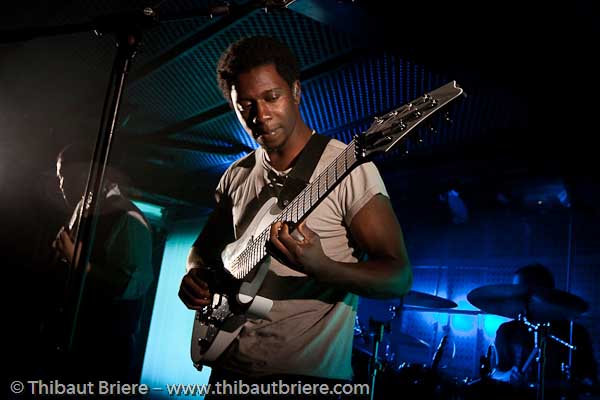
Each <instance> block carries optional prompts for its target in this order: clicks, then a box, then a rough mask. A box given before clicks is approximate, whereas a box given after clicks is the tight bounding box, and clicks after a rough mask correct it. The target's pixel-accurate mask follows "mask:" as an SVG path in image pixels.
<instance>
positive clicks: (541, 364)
mask: <svg viewBox="0 0 600 400" xmlns="http://www.w3.org/2000/svg"><path fill="white" fill-rule="evenodd" d="M519 321H521V322H522V323H523V324H524V325H525V326H527V328H528V329H529V331H530V332H533V342H534V344H533V350H532V351H531V354H530V355H529V357H528V359H527V361H526V362H525V364H524V365H523V367H522V368H521V373H524V372H525V371H526V370H527V369H528V368H529V365H530V363H531V361H532V360H533V358H534V357H535V361H536V362H537V365H538V368H537V387H536V400H544V395H545V393H544V388H545V369H546V344H547V342H548V339H552V340H554V341H555V342H557V343H560V344H562V345H563V346H566V347H567V348H568V349H569V350H571V351H573V350H576V349H577V348H576V347H575V346H573V345H572V344H570V343H567V342H565V341H564V340H562V339H560V338H558V337H556V336H554V335H551V334H550V333H549V329H550V323H549V322H545V323H532V322H530V321H529V320H528V319H527V317H526V316H525V315H523V314H519ZM569 361H570V360H569ZM566 369H567V371H569V373H570V370H571V365H568V366H567V367H566Z"/></svg>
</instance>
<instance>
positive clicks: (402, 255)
mask: <svg viewBox="0 0 600 400" xmlns="http://www.w3.org/2000/svg"><path fill="white" fill-rule="evenodd" d="M298 231H299V233H300V234H302V236H304V240H303V241H299V240H297V239H295V238H293V237H292V236H290V234H289V231H288V228H287V225H285V224H281V223H276V224H273V226H272V227H271V243H272V245H273V246H274V247H275V248H276V249H277V250H278V251H279V252H281V254H282V255H283V256H284V257H285V258H286V259H287V261H289V264H290V266H291V267H293V268H296V269H298V270H301V271H303V272H305V273H307V274H308V275H310V276H313V277H314V278H315V279H317V280H318V281H320V282H323V283H328V284H331V285H333V286H337V287H342V288H345V289H347V290H348V291H350V292H353V293H356V294H358V295H361V296H365V297H370V298H391V297H400V296H402V295H404V294H406V293H407V292H408V290H409V289H410V287H411V285H412V269H411V266H410V262H409V259H408V255H407V252H406V247H405V245H404V238H403V235H402V230H401V228H400V224H399V223H398V220H397V218H396V215H395V213H394V211H393V209H392V206H391V204H390V201H389V199H388V198H387V197H385V196H383V195H376V196H374V197H373V198H372V199H371V200H369V202H368V203H367V204H366V205H365V206H364V207H363V208H362V209H361V210H360V211H359V212H358V213H357V214H356V216H355V217H354V218H353V220H352V223H351V225H350V233H351V234H352V236H353V237H354V239H355V240H356V242H357V243H358V245H359V247H360V248H362V249H364V250H365V251H366V252H367V254H368V256H369V258H368V260H366V261H363V262H358V263H344V262H338V261H334V260H332V259H331V258H329V257H327V255H325V253H324V252H323V248H322V246H321V242H320V238H319V236H318V235H317V234H316V233H314V232H313V231H311V230H310V229H308V228H307V227H306V226H305V225H304V224H300V225H299V226H298Z"/></svg>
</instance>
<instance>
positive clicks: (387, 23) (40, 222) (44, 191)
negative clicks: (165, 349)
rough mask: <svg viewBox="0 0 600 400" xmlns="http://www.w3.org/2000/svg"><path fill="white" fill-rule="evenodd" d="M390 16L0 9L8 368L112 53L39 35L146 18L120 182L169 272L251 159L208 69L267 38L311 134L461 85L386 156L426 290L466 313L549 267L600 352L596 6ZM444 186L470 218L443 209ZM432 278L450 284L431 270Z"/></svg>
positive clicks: (427, 9) (354, 10) (109, 43)
mask: <svg viewBox="0 0 600 400" xmlns="http://www.w3.org/2000/svg"><path fill="white" fill-rule="evenodd" d="M389 3H392V2H384V1H361V0H357V1H354V2H349V1H333V0H327V1H320V2H319V1H316V0H297V1H296V2H294V3H293V4H292V5H291V6H290V7H289V9H277V8H271V9H269V11H268V12H264V11H263V10H261V9H255V8H251V7H249V6H248V2H245V1H233V2H232V6H233V9H234V10H236V11H235V12H234V13H232V14H231V15H229V16H215V17H214V18H210V17H207V16H200V15H199V14H202V11H204V10H206V9H207V7H210V6H212V5H214V4H217V2H214V1H212V2H211V1H201V0H195V1H194V0H165V1H161V2H149V1H129V2H122V1H55V2H38V1H19V2H9V3H8V4H6V5H5V8H4V9H3V10H2V13H1V16H0V26H1V27H2V31H1V32H0V42H1V43H0V126H1V128H0V129H1V134H0V138H1V144H0V184H1V185H2V186H1V190H0V196H1V198H0V212H1V214H0V218H1V221H2V228H3V229H2V235H3V236H2V246H3V249H2V251H3V256H4V259H5V262H4V267H5V268H4V269H5V272H6V274H5V279H3V282H4V286H5V288H4V289H5V290H4V293H5V295H6V296H7V301H5V303H4V304H5V307H6V308H7V311H9V312H10V314H9V315H10V316H11V320H12V321H14V323H12V324H10V325H9V326H11V329H10V330H11V331H12V333H14V336H15V338H14V339H13V340H14V341H15V345H14V346H12V348H13V349H14V350H15V353H16V357H15V358H20V357H22V356H23V355H25V354H27V353H28V348H27V346H26V343H27V341H28V340H35V337H34V335H33V334H32V333H31V332H32V331H33V330H34V329H35V326H36V322H37V321H36V314H35V309H36V307H38V306H40V305H42V304H43V303H44V298H43V297H40V293H43V290H47V289H48V288H47V287H45V286H46V285H45V283H47V282H44V281H40V278H39V276H40V271H42V270H43V265H44V262H45V260H46V257H47V255H48V245H49V243H50V241H51V240H52V238H53V236H54V235H55V233H56V231H57V229H58V227H59V226H60V224H61V223H62V222H63V221H64V219H65V218H66V217H67V210H66V209H65V208H64V206H63V205H62V203H61V201H60V198H59V196H58V188H57V182H56V180H55V178H54V171H55V170H54V160H55V157H56V154H57V153H58V151H59V150H60V149H61V148H62V147H63V146H64V145H65V144H67V143H69V142H71V141H73V140H82V139H83V140H88V141H93V140H94V139H95V137H96V135H97V132H98V126H99V122H100V115H101V109H102V102H103V99H104V95H105V90H106V87H107V83H108V77H109V73H110V69H111V66H112V63H113V60H114V57H115V53H116V48H115V40H114V37H113V35H112V34H110V33H107V34H105V35H103V36H100V37H98V36H96V35H95V34H94V33H92V32H91V31H90V29H89V27H88V29H87V30H85V31H83V32H79V33H70V34H60V35H59V34H53V35H50V36H47V34H48V33H50V32H51V31H53V28H55V27H60V26H62V27H65V26H72V25H73V24H76V25H77V24H86V23H89V22H94V21H98V20H97V19H96V18H97V17H99V16H106V15H111V14H120V15H124V14H126V15H130V14H136V13H137V14H139V12H140V10H141V9H143V7H147V6H155V7H154V9H155V10H156V11H157V12H158V15H159V21H160V23H159V24H158V25H156V26H153V27H151V28H148V29H146V30H145V32H144V35H143V43H142V46H141V47H140V49H139V51H138V54H137V55H136V57H135V59H134V63H133V68H132V70H131V73H130V74H129V76H128V80H127V88H126V91H125V95H124V99H123V103H122V107H121V113H120V119H119V123H118V129H117V132H116V136H115V142H114V147H113V151H112V154H111V163H112V165H113V166H114V167H115V168H117V169H118V170H120V171H121V172H122V173H123V174H124V175H126V176H127V177H128V181H127V184H126V185H123V187H122V188H123V190H124V191H125V192H126V193H127V194H128V195H129V196H130V197H131V198H133V199H135V200H140V201H145V202H149V203H152V204H157V205H160V206H163V207H165V210H166V216H165V218H163V219H162V220H160V221H154V224H155V226H154V227H155V237H156V243H157V245H156V251H155V258H156V261H155V264H156V269H157V273H158V271H159V270H160V260H161V253H162V247H163V245H164V241H165V238H166V237H167V234H168V232H169V227H170V226H172V224H173V223H174V222H176V221H178V220H181V219H184V218H190V217H193V216H195V215H198V216H199V215H205V214H206V212H207V211H208V210H210V208H211V207H212V204H213V203H212V191H213V189H214V187H215V185H216V183H217V181H218V178H219V177H220V175H221V173H222V172H223V171H224V169H225V168H226V167H227V166H228V165H229V164H230V163H231V162H233V161H234V160H235V159H237V158H239V157H241V156H242V155H244V154H246V153H247V152H248V151H251V149H253V148H254V146H255V144H254V143H253V141H252V140H251V138H249V137H247V136H246V134H245V133H244V132H243V130H242V129H241V127H240V126H239V124H238V123H237V121H236V120H235V116H234V114H233V112H231V110H230V109H229V107H228V105H227V104H226V102H225V100H224V99H223V97H222V96H221V95H220V93H219V92H218V89H217V86H216V83H215V72H214V71H215V66H216V61H217V59H218V57H219V55H220V54H221V52H222V51H223V50H224V49H225V48H226V47H227V46H228V45H229V44H230V43H231V42H233V41H235V40H237V39H238V38H240V37H242V36H247V35H254V34H269V35H273V36H275V37H277V38H279V39H281V40H282V41H284V42H285V43H287V44H288V45H290V47H291V48H292V49H293V50H294V52H295V53H296V54H297V55H298V58H299V60H300V64H301V69H302V83H303V86H302V89H303V90H302V93H303V102H302V113H303V115H304V117H305V119H306V120H307V122H308V124H309V125H310V126H312V127H313V128H315V129H316V130H317V131H319V132H321V133H324V134H327V135H330V136H332V137H335V138H338V139H340V140H342V141H344V142H346V143H347V142H349V141H350V140H351V137H352V135H353V134H354V133H357V132H361V131H364V130H366V129H367V128H368V127H369V126H370V123H371V121H372V118H373V117H375V116H377V115H381V114H383V113H385V112H387V111H389V110H390V109H393V108H396V107H398V106H400V105H402V104H404V103H406V102H408V101H410V100H412V99H413V98H416V97H417V96H420V95H421V94H423V93H424V92H425V91H428V90H431V89H435V88H436V87H438V86H441V85H442V84H444V83H446V82H448V81H450V80H457V82H458V83H459V85H460V86H461V87H463V88H464V89H465V91H466V93H467V94H468V96H467V97H466V98H465V99H463V100H461V101H460V102H459V103H457V104H456V106H455V107H454V109H453V114H452V119H453V123H452V124H445V125H444V124H442V125H439V124H438V125H436V126H437V129H438V133H436V134H433V135H426V134H424V133H423V134H422V135H421V139H422V142H419V141H418V140H416V138H417V136H415V139H414V140H412V141H410V142H409V143H408V144H407V145H406V146H407V147H403V148H402V149H398V150H397V151H393V152H392V153H391V154H388V155H386V156H384V157H382V158H381V159H378V160H377V165H378V166H379V168H380V170H381V172H382V175H383V177H384V180H385V183H386V185H387V187H388V190H389V192H390V195H391V198H392V201H393V205H394V208H395V209H396V212H397V214H398V217H399V219H400V221H401V223H402V225H403V228H404V230H405V235H406V240H407V245H408V246H409V253H410V256H411V259H412V262H413V264H414V265H415V267H416V277H417V278H419V280H417V281H416V283H415V287H416V288H417V289H419V290H423V291H427V292H433V291H436V292H437V291H438V289H439V282H440V279H439V276H441V275H439V274H442V272H440V271H444V272H443V274H442V275H443V276H444V279H442V281H443V282H444V283H443V284H444V285H446V286H447V291H446V296H448V297H451V296H454V297H455V298H456V297H459V295H461V293H462V294H463V295H464V293H466V292H468V291H469V290H471V289H472V288H474V287H477V286H481V285H483V284H486V283H495V282H498V283H499V282H506V281H510V274H511V272H512V270H514V269H515V268H516V267H518V266H521V265H524V264H525V263H528V262H532V261H539V262H542V263H545V264H547V265H548V266H549V267H550V268H551V269H552V270H553V271H554V272H555V274H556V275H557V283H558V284H559V288H561V289H565V290H570V291H573V292H574V293H576V294H578V295H580V296H582V297H584V298H585V299H586V300H587V301H589V302H590V311H589V312H588V313H587V314H586V315H585V316H584V317H583V320H582V321H583V322H584V323H585V324H586V326H588V327H589V328H590V329H591V330H592V334H593V337H594V344H595V350H596V354H598V352H599V351H600V332H599V331H598V329H597V328H596V327H597V326H598V325H600V324H598V323H597V322H598V316H599V314H598V307H599V306H600V304H599V303H598V299H597V295H596V296H594V294H595V293H597V289H598V273H597V272H596V271H597V268H598V267H600V252H599V251H598V249H599V246H598V244H599V243H598V228H597V227H598V226H599V225H598V216H599V212H598V204H599V196H598V194H599V191H598V168H597V166H596V159H597V155H596V151H595V146H594V143H595V138H594V137H593V136H594V135H595V134H596V132H597V131H598V130H597V128H596V123H595V121H594V119H593V116H594V115H595V113H596V112H597V111H596V110H594V108H593V107H594V106H595V105H596V103H597V101H596V97H597V93H598V92H597V90H595V87H596V86H597V85H596V81H597V69H596V66H597V65H596V61H595V58H596V57H595V54H594V53H595V48H596V47H597V43H596V42H597V38H598V29H599V28H598V26H600V24H599V23H598V22H599V19H600V18H599V17H600V15H599V14H600V13H599V10H598V6H597V5H595V4H592V2H586V1H572V2H569V3H568V4H563V5H561V6H560V7H559V8H555V9H553V8H550V7H546V6H544V7H542V6H537V8H536V7H533V8H532V9H527V10H526V9H524V8H523V7H524V3H522V2H517V1H507V2H501V3H482V2H475V1H466V2H461V3H460V4H452V3H451V2H441V1H440V2H436V1H433V2H431V1H430V2H416V3H415V4H412V3H408V2H407V3H406V4H398V3H397V2H393V3H395V4H394V5H390V4H389ZM244 7H246V8H244ZM406 149H408V150H409V151H408V153H407V154H406V153H405V151H404V150H406ZM450 190H455V191H456V192H457V193H459V196H460V197H459V198H460V200H461V202H462V206H463V209H462V210H463V212H462V213H461V211H460V210H458V211H457V208H456V207H454V206H453V204H451V202H448V196H447V193H448V191H450ZM459 204H460V202H459ZM465 210H466V214H465V213H464V211H465ZM569 232H570V233H569ZM426 266H433V267H435V268H434V270H435V271H438V275H435V276H431V277H429V275H427V273H425V272H419V271H430V270H431V268H425V267H426ZM448 271H449V272H448ZM473 271H476V272H473ZM419 274H420V275H419ZM436 276H437V277H436ZM567 276H568V277H569V279H568V280H567V279H566V277H567ZM435 282H437V283H435ZM435 285H437V286H435ZM40 288H42V289H40ZM453 288H454V289H453ZM40 290H42V291H40ZM453 291H454V292H453ZM452 292H453V293H452ZM150 297H151V298H150V299H149V300H148V301H149V304H151V303H152V298H153V296H150ZM149 309H150V310H151V307H149ZM149 318H150V314H149V313H148V315H147V316H146V319H147V321H149ZM423 335H425V333H424V334H423ZM428 340H430V341H433V342H435V337H431V338H428ZM464 346H465V348H468V349H473V351H472V357H471V358H469V359H465V360H463V361H461V362H462V364H459V363H458V362H457V367H456V368H457V369H456V371H457V372H455V373H456V374H465V375H468V374H471V373H472V369H473V367H472V365H471V363H472V362H473V360H476V359H477V358H478V353H479V352H480V351H481V349H482V348H483V347H484V346H485V343H483V342H481V341H476V342H473V340H472V338H471V339H470V341H469V340H466V339H465V343H464ZM475 364H476V361H475ZM475 364H473V365H475Z"/></svg>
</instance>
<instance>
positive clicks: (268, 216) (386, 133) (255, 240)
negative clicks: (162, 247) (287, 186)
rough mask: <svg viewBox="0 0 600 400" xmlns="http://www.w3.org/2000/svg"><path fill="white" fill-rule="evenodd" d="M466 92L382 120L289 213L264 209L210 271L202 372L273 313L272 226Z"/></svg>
mask: <svg viewBox="0 0 600 400" xmlns="http://www.w3.org/2000/svg"><path fill="white" fill-rule="evenodd" d="M462 93H463V90H462V89H461V88H460V87H458V86H457V84H456V82H455V81H451V82H449V83H447V84H446V85H444V86H441V87H439V88H438V89H435V90H433V91H431V92H429V93H427V94H424V95H423V96H421V97H419V98H417V99H415V100H413V101H412V102H410V103H408V104H405V105H403V106H402V107H400V108H397V109H395V110H393V111H391V112H389V113H387V114H385V115H383V116H381V117H376V118H375V121H374V123H373V124H372V125H371V127H370V128H369V129H368V130H367V131H366V132H364V133H362V134H360V135H356V136H355V137H354V139H353V140H352V142H351V143H350V144H348V145H347V146H346V148H345V149H344V151H342V153H341V154H340V155H339V156H338V157H337V158H336V159H335V160H334V161H333V162H332V163H331V164H329V166H328V167H327V168H326V169H325V170H324V171H323V172H322V173H321V174H319V176H318V177H316V178H315V179H314V180H313V181H312V182H311V183H309V184H308V185H307V186H306V187H305V188H304V189H303V190H302V191H301V192H300V193H299V194H298V195H297V196H296V197H295V198H294V199H293V200H291V201H290V202H288V203H287V204H284V208H283V210H281V209H280V208H279V206H278V205H277V198H275V197H273V198H271V199H270V200H269V201H267V202H266V203H265V204H264V205H263V206H262V208H261V209H260V210H259V211H258V212H257V213H256V216H255V218H254V220H253V221H252V224H251V225H250V226H249V227H248V228H247V229H246V231H245V233H244V234H243V235H242V236H241V237H240V238H239V239H237V240H236V241H235V242H233V243H231V244H229V245H227V246H226V247H225V249H224V250H223V252H222V253H221V259H222V262H223V266H222V267H220V268H216V269H215V268H209V269H208V270H207V276H209V278H207V280H208V281H209V287H211V290H213V291H215V293H213V295H212V302H211V304H210V305H207V306H204V307H203V308H202V309H200V310H198V311H196V316H195V319H194V327H193V332H192V341H191V358H192V361H193V362H194V366H196V368H198V369H201V368H202V366H203V365H210V364H211V363H212V362H213V361H214V360H216V359H217V357H218V356H219V355H221V354H222V353H223V351H225V349H226V348H227V346H229V344H230V343H231V342H232V341H233V340H234V339H235V338H236V337H237V335H238V334H239V332H240V331H241V329H242V327H243V325H244V322H245V321H246V319H247V318H248V317H251V318H252V317H253V318H266V316H267V314H268V313H269V311H270V310H271V307H272V305H273V301H272V300H270V299H268V298H265V297H262V296H259V295H257V293H258V291H259V289H260V287H261V286H262V283H263V280H264V279H265V277H266V275H267V272H268V270H269V265H270V261H271V257H270V256H269V255H268V254H267V249H266V245H267V242H268V241H269V232H270V226H271V225H272V224H273V223H274V222H278V221H286V222H288V223H290V222H291V224H292V226H296V225H297V224H299V223H300V222H302V220H304V219H305V218H306V217H307V216H308V214H309V213H310V212H311V211H312V210H314V209H315V208H316V207H317V205H319V203H320V202H321V201H322V200H323V199H324V198H325V197H326V196H327V195H328V194H329V193H330V192H331V191H332V190H333V189H334V187H335V186H336V185H337V184H338V183H340V182H341V181H342V179H343V178H344V177H345V176H346V175H348V174H349V173H350V172H351V171H352V170H353V169H354V168H356V167H357V166H358V165H360V164H361V163H363V162H366V161H369V160H370V159H372V158H373V157H374V156H376V155H378V154H382V153H385V152H387V151H389V150H391V149H392V148H393V147H394V146H396V145H397V144H398V143H400V142H402V141H403V140H404V139H405V138H406V137H407V135H408V133H409V132H411V131H413V130H414V129H415V128H416V127H417V126H418V125H419V124H421V123H422V122H423V121H425V120H427V119H428V118H429V117H431V116H432V115H433V114H435V113H436V112H438V111H439V110H440V109H442V108H443V107H444V106H446V105H447V104H448V103H450V102H451V101H453V100H455V99H457V98H458V97H459V96H460V95H461V94H462ZM215 287H216V288H217V289H215Z"/></svg>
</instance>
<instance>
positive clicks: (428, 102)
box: [355, 81, 463, 160]
mask: <svg viewBox="0 0 600 400" xmlns="http://www.w3.org/2000/svg"><path fill="white" fill-rule="evenodd" d="M461 94H463V90H462V89H461V88H460V87H458V85H457V84H456V81H451V82H449V83H447V84H445V85H444V86H441V87H439V88H437V89H435V90H433V91H431V92H429V93H426V94H424V95H423V96H421V97H419V98H417V99H415V100H413V101H411V102H410V103H408V104H405V105H403V106H402V107H399V108H397V109H395V110H393V111H390V112H389V113H387V114H385V115H383V116H381V117H376V118H375V122H374V123H373V124H372V125H371V127H370V128H369V129H368V130H367V131H366V132H364V133H362V134H360V135H357V136H356V138H355V140H356V147H355V151H356V158H357V159H358V160H366V159H367V158H370V157H372V156H373V155H376V154H381V153H385V152H387V151H389V150H390V149H392V147H394V146H396V145H397V144H398V143H399V142H401V141H402V140H403V139H404V138H405V137H406V136H407V135H408V133H409V132H411V131H412V130H413V129H415V128H416V127H417V126H418V125H419V124H421V123H422V122H424V121H425V120H427V119H428V118H430V117H431V116H433V114H435V113H436V112H438V111H439V110H441V109H442V108H444V107H445V106H446V105H447V104H448V103H450V102H452V101H453V100H455V99H457V98H458V97H459V96H460V95H461Z"/></svg>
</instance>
